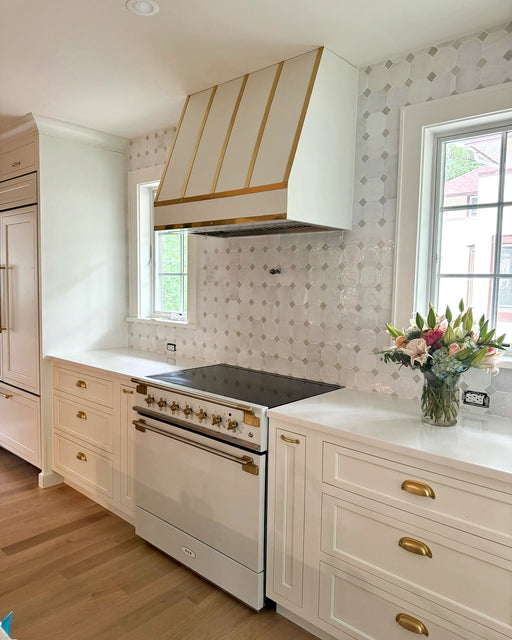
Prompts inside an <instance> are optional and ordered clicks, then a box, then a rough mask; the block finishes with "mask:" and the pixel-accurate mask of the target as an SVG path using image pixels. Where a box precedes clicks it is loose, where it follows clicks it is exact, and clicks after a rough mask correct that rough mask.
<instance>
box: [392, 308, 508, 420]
mask: <svg viewBox="0 0 512 640" xmlns="http://www.w3.org/2000/svg"><path fill="white" fill-rule="evenodd" d="M386 329H387V332H388V333H389V335H390V336H391V337H392V338H393V339H394V340H395V343H394V345H393V346H391V347H390V348H389V349H385V350H384V351H382V352H381V353H382V355H383V358H382V359H383V360H384V362H396V363H397V364H399V365H401V366H402V365H403V366H405V367H411V368H413V369H419V370H420V371H421V372H422V373H423V376H424V379H425V380H424V385H423V392H422V396H421V408H422V411H423V422H426V423H428V424H434V425H438V426H453V425H454V424H456V422H457V415H458V411H459V387H458V385H459V381H460V376H461V374H462V373H464V372H465V371H467V370H468V369H469V368H470V367H477V368H479V369H485V370H487V371H491V372H492V373H497V372H498V370H499V369H498V367H497V362H498V359H499V357H500V356H501V355H502V351H503V349H504V347H503V342H504V340H505V335H503V336H500V337H499V338H495V329H489V321H488V320H486V319H485V317H484V316H482V317H481V318H480V320H479V322H478V324H477V325H476V326H475V323H474V320H473V310H472V308H471V307H468V309H465V305H464V301H463V300H461V301H460V304H459V314H458V316H457V317H456V318H455V320H454V319H453V314H452V312H451V310H450V307H447V308H446V312H445V314H444V315H438V314H437V313H436V312H435V311H434V308H433V307H432V305H430V308H429V312H428V315H427V317H426V318H423V317H422V316H421V315H420V314H419V313H417V314H416V316H415V317H414V318H413V319H412V320H411V326H410V327H409V328H408V329H407V330H404V331H400V330H399V329H397V328H396V327H394V326H393V325H392V324H389V323H388V324H387V325H386Z"/></svg>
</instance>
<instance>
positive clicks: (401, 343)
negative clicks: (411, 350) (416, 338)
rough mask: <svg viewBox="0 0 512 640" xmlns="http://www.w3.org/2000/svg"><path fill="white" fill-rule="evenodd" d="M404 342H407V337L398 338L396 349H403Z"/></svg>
mask: <svg viewBox="0 0 512 640" xmlns="http://www.w3.org/2000/svg"><path fill="white" fill-rule="evenodd" d="M404 342H407V338H406V337H405V336H398V338H397V339H396V340H395V347H401V346H402V345H403V344H404Z"/></svg>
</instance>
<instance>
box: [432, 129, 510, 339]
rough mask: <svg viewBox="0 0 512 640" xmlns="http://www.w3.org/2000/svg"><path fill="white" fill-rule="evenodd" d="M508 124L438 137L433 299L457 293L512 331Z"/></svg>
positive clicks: (448, 299)
mask: <svg viewBox="0 0 512 640" xmlns="http://www.w3.org/2000/svg"><path fill="white" fill-rule="evenodd" d="M511 147H512V128H511V127H510V126H508V127H506V128H501V129H498V130H492V131H485V132H478V133H476V132H471V133H469V134H466V135H465V136H461V135H459V136H457V137H453V136H452V137H449V138H440V139H439V140H438V146H437V167H438V178H437V184H438V185H439V196H438V197H437V198H436V201H437V203H438V205H437V213H436V215H434V216H433V227H434V231H433V236H434V242H433V246H434V256H433V263H434V269H433V270H432V279H431V283H430V291H431V299H432V301H433V302H434V303H435V305H436V306H437V307H439V308H441V309H442V308H444V307H445V306H446V305H447V304H451V305H452V306H453V304H454V303H455V302H456V301H458V300H460V298H463V299H464V301H465V303H466V305H469V306H473V308H474V312H475V313H474V314H475V317H480V316H481V315H482V314H483V315H485V316H486V317H489V318H490V319H491V323H492V326H494V327H496V328H497V331H498V335H501V334H503V333H506V334H507V335H508V341H510V339H511V338H512V313H511V312H512V309H508V308H507V303H508V301H510V299H511V296H512V266H511V255H512V254H511V252H510V249H509V248H508V247H509V246H512V243H511V242H510V240H509V238H511V239H512V207H511V205H512V202H510V200H507V198H509V199H510V198H511V197H512V151H511Z"/></svg>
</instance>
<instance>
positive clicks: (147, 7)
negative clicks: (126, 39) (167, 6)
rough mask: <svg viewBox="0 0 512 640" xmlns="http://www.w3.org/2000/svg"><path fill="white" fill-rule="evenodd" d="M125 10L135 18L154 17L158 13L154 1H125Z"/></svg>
mask: <svg viewBox="0 0 512 640" xmlns="http://www.w3.org/2000/svg"><path fill="white" fill-rule="evenodd" d="M126 8H127V9H128V11H131V12H132V13H134V14H135V15H136V16H143V17H144V18H149V17H150V16H156V14H157V13H158V12H159V11H160V7H159V6H158V4H157V3H156V2H155V1H154V0H127V2H126Z"/></svg>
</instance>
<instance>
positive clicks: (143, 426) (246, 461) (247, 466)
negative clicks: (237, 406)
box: [133, 420, 260, 476]
mask: <svg viewBox="0 0 512 640" xmlns="http://www.w3.org/2000/svg"><path fill="white" fill-rule="evenodd" d="M133 424H134V425H135V428H136V429H137V431H141V432H142V433H144V432H145V431H153V432H154V433H158V434H159V435H161V436H165V437H166V438H171V440H177V441H178V442H182V443H183V444H187V445H190V446H191V447H195V448H196V449H201V450H202V451H206V452H207V453H213V455H215V456H219V458H225V459H226V460H230V461H231V462H236V463H237V464H240V465H242V471H245V472H246V473H251V474H252V475H253V476H257V475H259V472H260V468H259V467H258V465H257V464H254V458H251V457H250V456H242V457H241V458H239V457H238V456H234V455H232V454H230V453H225V452H224V451H219V450H218V449H214V448H213V447H208V446H207V445H205V444H200V443H199V442H194V440H189V439H188V438H182V437H181V436H177V435H175V434H174V433H168V432H167V431H164V430H163V429H158V428H157V427H152V426H151V425H149V424H148V423H147V422H146V421H145V420H134V421H133Z"/></svg>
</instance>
